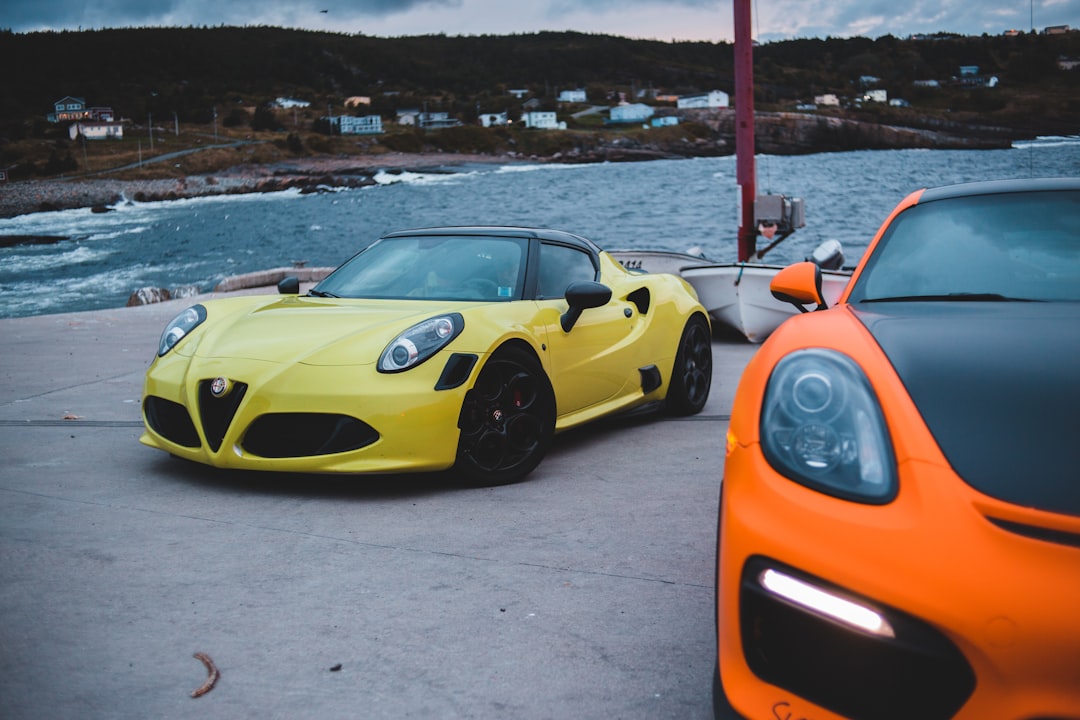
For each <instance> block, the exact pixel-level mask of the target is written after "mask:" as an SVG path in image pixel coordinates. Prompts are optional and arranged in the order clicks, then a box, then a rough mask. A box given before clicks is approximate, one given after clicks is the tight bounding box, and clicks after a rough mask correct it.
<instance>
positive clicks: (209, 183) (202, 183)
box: [0, 153, 545, 218]
mask: <svg viewBox="0 0 1080 720" xmlns="http://www.w3.org/2000/svg"><path fill="white" fill-rule="evenodd" d="M526 162H527V163H539V162H545V160H544V159H542V158H521V157H516V156H509V155H505V156H492V155H472V154H457V153H384V154H379V155H352V156H349V157H344V158H297V159H296V160H290V161H287V162H279V163H273V164H270V165H238V166H236V167H233V168H229V169H228V170H225V171H222V172H219V173H210V174H206V175H190V176H187V177H183V178H153V179H143V180H117V179H113V178H107V177H102V176H96V177H85V176H84V177H73V178H50V179H47V180H22V181H18V182H10V183H7V184H5V185H0V218H13V217H18V216H20V215H28V214H31V213H38V212H50V211H56V210H72V209H77V208H92V209H94V210H95V211H96V212H107V211H108V209H109V208H110V206H113V205H115V204H116V203H118V202H121V201H123V200H125V199H126V200H133V201H136V202H152V201H158V200H180V199H184V198H194V197H209V196H216V195H240V194H247V193H260V192H275V191H279V190H287V189H290V188H299V189H300V190H301V192H315V191H317V190H318V189H319V188H320V187H335V188H337V187H365V186H368V185H375V184H376V182H375V180H374V179H373V178H374V176H375V175H376V174H377V173H379V172H408V171H424V172H432V171H444V172H453V171H455V170H456V169H457V168H460V167H463V166H467V165H474V164H487V165H491V164H499V165H509V164H514V163H526Z"/></svg>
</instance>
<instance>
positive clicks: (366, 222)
mask: <svg viewBox="0 0 1080 720" xmlns="http://www.w3.org/2000/svg"><path fill="white" fill-rule="evenodd" d="M757 163H758V164H757V169H758V191H759V192H762V193H764V192H774V193H782V194H785V195H789V196H794V197H801V198H803V201H804V205H805V209H806V227H805V228H802V229H800V230H799V231H798V232H796V233H795V234H794V235H792V236H791V237H790V238H788V239H787V240H786V241H785V242H784V243H783V244H781V245H780V246H779V247H777V248H776V249H774V250H773V251H771V252H770V253H769V254H768V255H766V257H765V260H766V261H767V262H770V263H774V264H779V263H786V262H793V261H797V260H802V259H804V258H805V257H806V256H807V255H809V254H810V252H811V251H812V250H813V249H814V248H815V247H816V246H817V245H818V244H819V243H820V242H822V241H823V240H826V239H836V240H839V241H840V242H841V243H842V244H843V247H844V251H845V255H846V257H847V262H848V264H853V263H854V262H855V261H857V260H858V258H859V257H861V255H862V253H863V251H864V250H865V248H866V245H867V243H868V242H869V240H870V239H871V238H872V236H873V235H874V233H875V231H876V230H877V229H878V227H879V225H880V224H881V222H882V221H883V220H884V219H885V217H886V215H887V214H888V213H889V211H891V210H892V208H893V207H894V206H895V205H896V204H897V203H898V202H899V201H900V200H901V199H903V198H904V196H906V195H907V194H908V193H909V192H911V191H913V190H916V189H918V188H920V187H926V186H936V185H945V184H950V183H956V182H970V181H976V180H992V179H1004V178H1014V177H1077V176H1080V137H1055V138H1039V139H1037V140H1034V141H1030V142H1024V143H1017V144H1016V145H1015V146H1014V147H1013V148H1012V149H1008V150H966V151H942V150H877V151H860V152H847V153H825V154H817V155H804V156H794V157H792V156H759V157H758V161H757ZM376 180H377V181H378V182H377V184H376V185H374V186H371V187H366V188H361V189H350V190H338V191H332V192H325V193H318V194H310V195H301V194H300V193H299V192H298V191H284V192H277V193H266V194H252V195H230V196H222V197H212V198H198V199H191V200H177V201H169V202H150V203H135V202H121V203H119V204H118V205H117V207H116V210H115V211H114V212H110V213H104V214H94V213H91V212H90V210H89V209H81V210H67V211H61V212H49V213H35V214H31V215H25V216H20V217H17V218H11V219H0V235H50V236H63V237H66V238H69V239H67V240H64V241H61V242H58V243H54V244H45V245H32V244H25V245H15V246H12V247H4V248H0V318H3V317H20V316H27V315H40V314H48V313H60V312H75V311H83V310H94V309H100V308H110V307H120V306H123V305H124V304H125V303H126V302H127V299H128V297H129V295H130V294H131V293H132V292H133V291H134V290H136V289H138V288H140V287H145V286H155V287H164V288H169V289H172V288H175V287H178V286H185V285H195V286H198V287H199V288H200V289H202V290H211V289H213V287H214V285H216V284H217V283H218V282H219V281H220V280H222V279H223V278H225V277H228V276H230V275H236V274H240V273H246V272H253V271H256V270H264V269H267V268H273V267H281V266H288V265H291V264H293V263H294V262H299V261H302V262H305V263H307V264H308V265H309V266H333V265H338V264H339V263H341V262H343V261H344V260H346V259H347V258H349V257H350V256H352V255H353V254H354V253H356V252H357V251H359V250H360V249H362V248H363V247H364V246H366V245H367V244H368V243H369V242H371V241H372V240H374V239H375V238H377V237H378V236H379V235H380V234H382V233H385V232H389V231H392V230H400V229H405V228H414V227H425V226H431V225H486V224H493V225H526V226H541V227H550V228H557V229H561V230H568V231H571V232H575V233H577V234H580V235H584V236H586V237H588V238H590V239H592V240H594V241H596V242H597V243H599V244H600V245H601V247H604V248H607V249H619V248H637V249H650V250H663V249H669V250H680V251H682V250H687V249H689V248H691V247H697V248H700V249H701V250H702V251H703V252H704V253H705V255H706V256H707V257H708V258H709V259H711V260H715V261H721V262H728V261H733V260H735V259H736V231H737V227H738V224H739V209H738V186H737V185H736V183H735V158H734V157H723V158H697V159H689V160H659V161H651V162H637V163H604V164H588V165H562V164H534V165H508V166H499V165H476V166H466V167H461V168H456V169H455V172H452V173H443V172H440V173H430V174H416V173H402V174H391V173H380V174H378V175H377V177H376ZM760 246H761V245H760V244H759V247H760Z"/></svg>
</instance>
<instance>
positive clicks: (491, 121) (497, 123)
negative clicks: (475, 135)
mask: <svg viewBox="0 0 1080 720" xmlns="http://www.w3.org/2000/svg"><path fill="white" fill-rule="evenodd" d="M480 124H481V125H483V126H484V127H501V126H503V125H509V124H510V118H509V116H508V115H507V114H506V113H504V112H501V113H482V114H481V115H480Z"/></svg>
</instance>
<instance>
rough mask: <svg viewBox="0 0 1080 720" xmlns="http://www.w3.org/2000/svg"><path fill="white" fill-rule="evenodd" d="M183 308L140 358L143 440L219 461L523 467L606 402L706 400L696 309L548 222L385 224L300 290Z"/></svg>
mask: <svg viewBox="0 0 1080 720" xmlns="http://www.w3.org/2000/svg"><path fill="white" fill-rule="evenodd" d="M278 289H279V290H280V292H281V294H280V295H277V296H266V295H263V296H244V297H233V298H226V299H219V300H211V301H207V302H205V303H201V304H198V305H194V306H192V307H190V308H188V309H186V310H184V312H182V313H180V315H178V316H177V317H176V318H175V319H174V320H173V321H172V322H170V323H169V324H168V326H166V328H165V331H164V332H163V333H162V335H161V342H160V345H159V347H158V353H157V357H156V358H155V359H154V362H153V364H152V365H151V366H150V368H149V370H148V371H147V373H146V383H145V387H144V391H143V402H142V408H143V417H144V420H145V424H146V432H145V433H144V434H143V435H142V437H141V438H140V439H141V441H142V442H143V443H145V444H146V445H149V446H151V447H156V448H160V449H161V450H164V451H166V452H168V453H171V454H172V455H175V456H178V457H181V458H186V459H189V460H194V461H197V462H201V463H206V464H208V465H214V466H217V467H224V468H246V469H258V470H280V471H290V472H344V473H391V472H418V471H438V470H445V469H448V468H454V470H455V472H456V473H457V474H459V475H460V476H461V477H462V478H463V479H464V480H466V481H468V482H471V483H473V484H500V483H508V482H514V481H517V480H520V479H521V478H522V477H524V476H525V475H526V474H528V473H529V472H530V471H532V470H533V469H534V468H535V467H536V465H537V464H538V463H539V462H540V460H541V459H542V458H543V456H544V453H545V452H546V451H547V449H548V446H549V444H550V441H551V438H552V437H553V435H554V434H555V433H556V432H559V431H561V430H565V429H567V428H570V427H574V426H576V425H580V424H581V423H584V422H587V421H590V420H594V419H596V418H600V417H604V416H608V415H612V414H613V413H620V412H625V411H629V410H633V409H640V408H644V407H646V406H656V407H659V408H662V409H664V410H666V411H668V412H670V413H673V414H679V415H687V414H693V413H696V412H699V411H700V410H701V408H702V407H703V406H704V405H705V401H706V400H707V399H708V396H709V389H710V384H711V380H712V344H711V332H710V327H709V322H708V319H707V315H706V312H705V309H704V308H703V307H702V306H701V304H700V303H698V301H697V296H696V294H695V293H694V291H693V289H692V288H691V287H690V286H689V285H688V284H687V283H686V282H685V281H684V280H682V279H681V278H679V277H676V276H674V275H666V274H655V275H649V274H641V273H634V272H631V271H628V270H626V269H624V268H623V267H622V266H621V265H620V264H619V263H618V262H617V261H616V260H614V259H613V258H612V257H611V256H610V255H608V254H607V253H605V252H603V251H601V250H600V248H599V247H597V246H596V245H595V244H594V243H592V242H591V241H589V240H586V239H585V238H582V237H579V236H577V235H572V234H569V233H565V232H559V231H554V230H540V229H529V228H507V227H452V228H428V229H422V230H408V231H403V232H396V233H391V234H388V235H385V236H383V237H382V238H379V239H378V240H377V241H375V242H374V243H372V244H371V245H369V246H368V247H367V248H365V249H364V250H362V251H361V252H359V253H358V254H357V255H355V256H354V257H352V258H351V259H350V260H348V261H347V262H346V263H344V264H343V265H342V266H341V267H339V268H338V269H337V270H335V271H334V272H333V273H331V274H330V275H329V276H328V277H327V278H326V279H325V280H323V281H322V282H321V283H319V284H318V285H317V286H315V287H314V288H312V289H311V290H310V291H309V292H308V293H307V294H306V295H299V284H298V283H297V282H296V280H295V279H292V278H288V279H286V280H284V281H282V283H281V284H280V285H279V288H278Z"/></svg>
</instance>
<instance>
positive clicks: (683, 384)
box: [664, 315, 713, 415]
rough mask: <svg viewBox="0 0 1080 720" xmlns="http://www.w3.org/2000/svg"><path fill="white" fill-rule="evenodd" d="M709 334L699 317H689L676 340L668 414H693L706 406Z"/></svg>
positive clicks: (666, 404)
mask: <svg viewBox="0 0 1080 720" xmlns="http://www.w3.org/2000/svg"><path fill="white" fill-rule="evenodd" d="M712 366H713V356H712V335H711V333H710V332H709V323H708V322H706V320H705V318H704V317H702V316H701V315H694V316H692V317H691V318H690V319H689V320H688V321H687V322H686V327H684V328H683V332H682V337H681V338H679V349H678V351H677V352H676V353H675V365H674V366H673V367H672V369H671V382H670V383H669V384H668V392H667V397H666V398H664V409H665V410H666V411H667V412H668V413H669V414H671V415H695V414H697V413H699V412H701V409H702V408H704V407H705V401H707V400H708V399H709V390H710V389H711V387H712Z"/></svg>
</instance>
